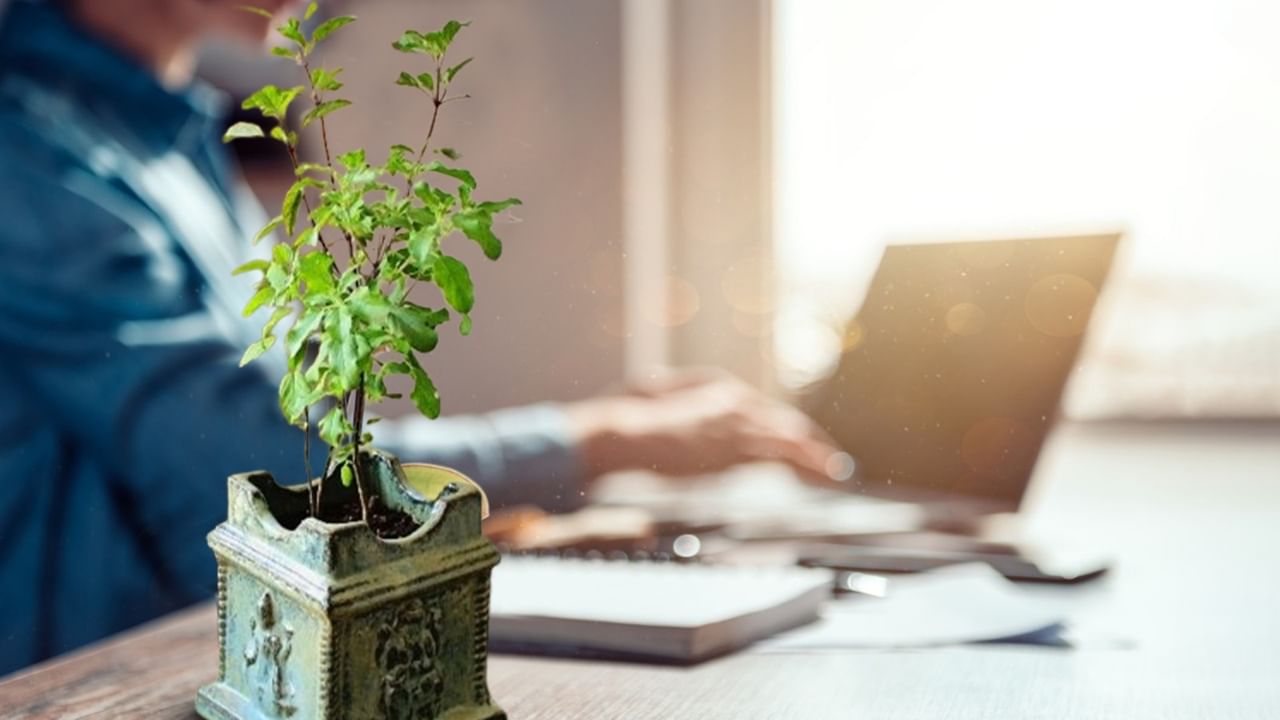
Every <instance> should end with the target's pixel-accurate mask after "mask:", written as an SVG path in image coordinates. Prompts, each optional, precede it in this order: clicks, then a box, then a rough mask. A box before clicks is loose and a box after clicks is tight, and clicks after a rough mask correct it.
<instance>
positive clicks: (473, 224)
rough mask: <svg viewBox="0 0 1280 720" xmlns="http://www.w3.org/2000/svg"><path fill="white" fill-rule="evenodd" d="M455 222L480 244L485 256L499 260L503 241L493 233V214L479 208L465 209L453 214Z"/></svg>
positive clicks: (463, 231) (464, 233) (455, 224)
mask: <svg viewBox="0 0 1280 720" xmlns="http://www.w3.org/2000/svg"><path fill="white" fill-rule="evenodd" d="M453 224H454V226H456V227H457V228H458V229H459V230H461V231H462V234H463V235H466V236H467V237H469V238H471V239H472V240H474V241H475V242H476V244H477V245H479V246H480V249H481V250H483V251H484V255H485V257H487V258H489V259H490V260H497V259H498V258H499V257H501V256H502V241H501V240H499V239H498V236H497V235H494V234H493V215H492V214H490V213H488V212H485V211H483V210H479V209H471V210H464V211H463V212H460V213H457V214H455V215H454V216H453Z"/></svg>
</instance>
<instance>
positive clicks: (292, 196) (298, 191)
mask: <svg viewBox="0 0 1280 720" xmlns="http://www.w3.org/2000/svg"><path fill="white" fill-rule="evenodd" d="M305 190H306V186H304V185H300V184H299V183H294V184H293V185H292V186H291V187H290V188H289V191H288V192H286V193H285V194H284V205H283V206H281V210H282V212H281V217H282V218H283V219H284V227H285V231H286V232H288V233H289V237H293V231H294V226H295V225H297V223H298V206H299V205H301V204H302V194H303V192H305Z"/></svg>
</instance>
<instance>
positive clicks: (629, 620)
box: [489, 557, 833, 663]
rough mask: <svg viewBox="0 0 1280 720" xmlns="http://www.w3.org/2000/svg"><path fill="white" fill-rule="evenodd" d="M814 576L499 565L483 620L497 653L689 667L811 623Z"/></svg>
mask: <svg viewBox="0 0 1280 720" xmlns="http://www.w3.org/2000/svg"><path fill="white" fill-rule="evenodd" d="M832 579H833V576H832V573H831V572H830V571H827V570H818V569H812V568H798V567H796V568H747V567H731V566H715V565H698V564H678V563H653V562H628V561H607V560H580V559H561V558H555V557H505V558H503V560H502V563H501V564H499V565H498V567H496V568H494V571H493V596H492V606H491V610H490V620H489V636H490V643H491V646H492V648H493V649H494V650H495V651H499V652H503V651H505V652H533V653H538V654H558V655H559V654H571V655H575V656H584V655H585V656H592V657H631V658H646V659H652V660H663V661H670V662H681V663H688V662H695V661H698V660H702V659H706V658H709V657H714V656H716V655H721V654H724V653H727V652H729V651H731V650H735V649H738V648H741V647H743V646H746V645H749V644H751V643H752V642H755V641H756V640H760V639H762V638H765V637H769V636H771V635H774V634H776V633H778V632H781V631H783V630H787V629H790V628H793V627H798V626H800V625H804V624H807V623H809V622H812V621H814V620H816V619H817V618H818V612H819V609H820V607H821V606H822V603H823V601H824V600H826V599H827V598H829V597H830V596H831V587H832Z"/></svg>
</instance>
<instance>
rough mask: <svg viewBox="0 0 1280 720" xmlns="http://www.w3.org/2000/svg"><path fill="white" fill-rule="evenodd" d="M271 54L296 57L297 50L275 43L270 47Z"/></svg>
mask: <svg viewBox="0 0 1280 720" xmlns="http://www.w3.org/2000/svg"><path fill="white" fill-rule="evenodd" d="M271 54H272V55H275V56H276V57H282V58H289V59H290V60H297V59H298V51H297V50H294V49H293V48H287V47H284V46H282V45H277V46H275V47H273V48H271Z"/></svg>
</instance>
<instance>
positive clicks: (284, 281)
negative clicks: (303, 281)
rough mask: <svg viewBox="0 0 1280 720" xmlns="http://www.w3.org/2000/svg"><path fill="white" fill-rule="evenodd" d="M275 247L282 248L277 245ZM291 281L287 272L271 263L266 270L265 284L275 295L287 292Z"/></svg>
mask: <svg viewBox="0 0 1280 720" xmlns="http://www.w3.org/2000/svg"><path fill="white" fill-rule="evenodd" d="M276 247H282V246H280V245H277V246H276ZM291 279H292V278H290V276H289V271H288V270H285V269H284V268H283V267H281V266H280V265H277V264H275V263H272V264H271V267H269V268H267V284H268V285H270V286H271V289H272V290H274V291H275V293H276V295H280V294H281V293H284V292H286V291H287V290H288V288H289V283H290V281H291ZM277 301H279V298H277Z"/></svg>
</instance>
